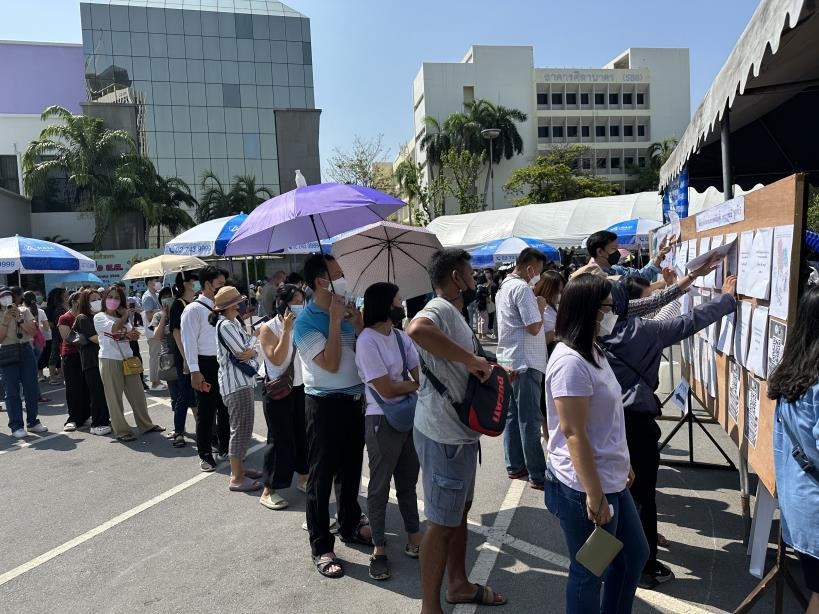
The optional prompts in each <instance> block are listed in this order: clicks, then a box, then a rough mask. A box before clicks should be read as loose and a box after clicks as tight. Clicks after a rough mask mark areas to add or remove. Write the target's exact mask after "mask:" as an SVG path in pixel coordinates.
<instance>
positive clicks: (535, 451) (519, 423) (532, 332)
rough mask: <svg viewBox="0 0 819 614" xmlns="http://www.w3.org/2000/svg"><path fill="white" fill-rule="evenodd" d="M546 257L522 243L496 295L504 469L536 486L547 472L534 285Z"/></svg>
mask: <svg viewBox="0 0 819 614" xmlns="http://www.w3.org/2000/svg"><path fill="white" fill-rule="evenodd" d="M547 260H548V259H547V258H546V256H544V255H543V253H542V252H540V251H538V250H536V249H534V248H531V247H527V248H526V249H524V250H523V251H522V252H521V253H520V254H519V255H518V258H517V260H516V261H515V268H514V269H513V270H512V272H511V273H510V274H509V275H507V276H506V279H504V280H503V283H501V287H500V289H499V290H498V293H497V295H496V296H495V304H496V307H497V311H496V315H497V317H498V354H499V358H501V359H505V361H506V364H505V366H507V368H508V369H509V370H510V371H511V372H512V378H511V379H512V403H510V404H509V415H508V417H507V419H506V428H505V429H504V431H503V449H504V452H505V460H506V473H507V474H508V475H509V477H510V478H511V479H513V480H517V479H519V478H524V477H526V476H527V475H528V476H529V486H531V487H532V488H535V489H537V490H543V481H544V480H545V475H546V456H545V455H544V454H543V446H542V445H541V443H540V436H541V426H542V425H543V414H542V413H541V412H540V397H541V395H542V394H543V375H544V373H546V360H547V354H546V337H545V336H544V334H543V310H544V309H545V308H546V299H545V298H543V297H542V296H538V297H535V293H534V292H533V291H532V288H534V286H535V284H537V282H538V281H539V280H540V274H541V273H542V272H543V265H544V264H545V263H546V262H547Z"/></svg>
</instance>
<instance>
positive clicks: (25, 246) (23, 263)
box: [0, 235, 97, 274]
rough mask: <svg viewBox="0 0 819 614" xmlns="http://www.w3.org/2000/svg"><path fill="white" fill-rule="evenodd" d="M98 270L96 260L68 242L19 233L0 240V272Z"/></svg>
mask: <svg viewBox="0 0 819 614" xmlns="http://www.w3.org/2000/svg"><path fill="white" fill-rule="evenodd" d="M96 270H97V263H96V262H95V261H94V260H92V259H91V258H89V257H88V256H86V255H84V254H81V253H80V252H78V251H75V250H73V249H71V248H70V247H66V246H65V245H60V244H58V243H52V242H50V241H43V240H41V239H29V238H28V237H21V236H19V235H15V236H13V237H6V238H3V239H0V273H7V274H8V273H13V272H15V271H19V272H20V273H67V272H70V271H96Z"/></svg>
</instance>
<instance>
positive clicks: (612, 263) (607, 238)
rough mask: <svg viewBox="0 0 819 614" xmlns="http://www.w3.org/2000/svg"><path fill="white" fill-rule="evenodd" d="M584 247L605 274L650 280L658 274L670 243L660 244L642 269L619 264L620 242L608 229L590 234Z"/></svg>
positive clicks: (653, 279) (669, 248)
mask: <svg viewBox="0 0 819 614" xmlns="http://www.w3.org/2000/svg"><path fill="white" fill-rule="evenodd" d="M586 249H587V250H588V252H589V256H591V257H592V260H593V261H594V262H596V263H597V264H598V265H599V266H600V268H601V269H603V272H604V273H605V274H606V275H622V276H623V277H642V278H643V279H647V280H648V281H650V282H652V283H653V282H654V281H655V280H656V279H657V275H659V274H660V272H661V269H660V265H661V264H662V262H663V259H664V258H665V255H666V254H667V253H668V252H670V251H671V244H670V242H669V243H663V244H662V245H660V250H659V253H658V254H657V255H656V256H655V257H654V259H653V260H652V261H651V262H649V263H648V264H647V265H645V266H644V267H643V268H642V269H635V268H632V267H626V266H620V265H619V264H617V263H618V262H620V257H621V255H620V244H619V243H618V242H617V235H616V234H615V233H613V232H611V231H610V230H600V231H598V232H595V233H594V234H593V235H590V236H589V238H588V239H586Z"/></svg>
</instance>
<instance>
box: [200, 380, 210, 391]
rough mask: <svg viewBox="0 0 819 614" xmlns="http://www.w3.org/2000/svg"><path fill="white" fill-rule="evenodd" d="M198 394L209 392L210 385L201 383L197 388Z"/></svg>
mask: <svg viewBox="0 0 819 614" xmlns="http://www.w3.org/2000/svg"><path fill="white" fill-rule="evenodd" d="M199 390H200V392H210V384H208V383H207V382H202V385H201V386H200V387H199Z"/></svg>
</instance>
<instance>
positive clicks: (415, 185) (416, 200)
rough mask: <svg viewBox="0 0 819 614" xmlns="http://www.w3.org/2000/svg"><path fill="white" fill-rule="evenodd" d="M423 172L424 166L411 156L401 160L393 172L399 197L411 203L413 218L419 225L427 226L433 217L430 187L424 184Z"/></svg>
mask: <svg viewBox="0 0 819 614" xmlns="http://www.w3.org/2000/svg"><path fill="white" fill-rule="evenodd" d="M423 172H424V171H423V167H422V166H421V165H420V164H418V163H416V162H413V161H412V160H410V159H409V158H404V159H403V160H401V162H399V163H398V165H397V166H396V167H395V171H394V172H393V178H394V179H395V183H396V185H397V186H398V191H399V198H402V199H403V200H404V201H405V202H406V203H407V204H408V205H409V208H410V214H411V217H412V220H413V221H414V222H415V224H417V225H418V226H426V225H427V224H428V223H429V222H430V220H431V219H432V215H431V211H430V209H429V189H428V187H427V186H425V185H424V182H423V179H422V177H423Z"/></svg>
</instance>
